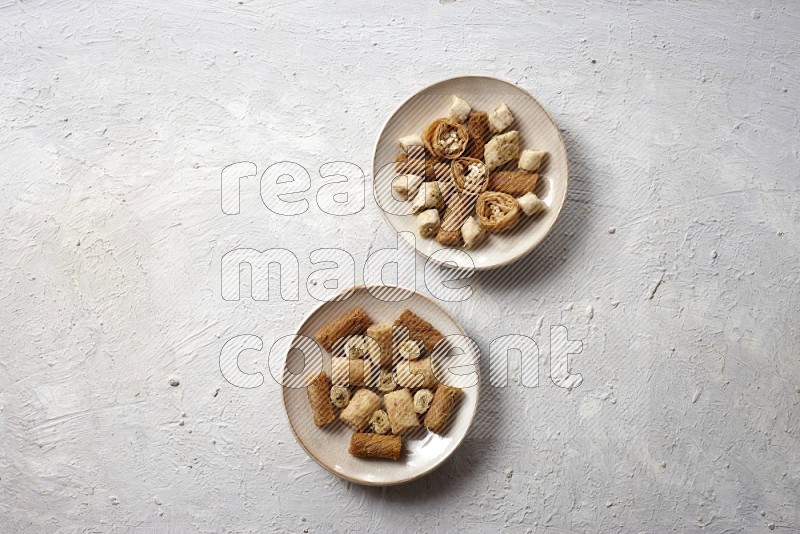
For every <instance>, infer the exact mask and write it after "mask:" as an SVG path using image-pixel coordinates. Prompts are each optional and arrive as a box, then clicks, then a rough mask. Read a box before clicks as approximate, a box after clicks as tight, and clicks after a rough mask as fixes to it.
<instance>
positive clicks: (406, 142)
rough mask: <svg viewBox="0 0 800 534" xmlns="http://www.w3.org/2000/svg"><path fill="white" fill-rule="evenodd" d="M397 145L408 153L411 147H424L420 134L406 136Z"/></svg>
mask: <svg viewBox="0 0 800 534" xmlns="http://www.w3.org/2000/svg"><path fill="white" fill-rule="evenodd" d="M397 144H399V145H400V148H402V149H403V150H405V151H406V152H408V151H409V150H410V149H411V147H414V146H423V142H422V137H420V136H419V134H412V135H404V136H403V137H401V138H400V139H398V140H397Z"/></svg>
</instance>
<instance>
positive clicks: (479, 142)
mask: <svg viewBox="0 0 800 534" xmlns="http://www.w3.org/2000/svg"><path fill="white" fill-rule="evenodd" d="M467 135H469V143H467V151H466V152H465V153H464V155H465V156H467V157H470V158H475V159H482V158H483V147H484V145H485V144H486V136H487V135H489V115H488V114H487V113H486V112H485V111H473V112H471V113H470V114H469V117H468V118H467Z"/></svg>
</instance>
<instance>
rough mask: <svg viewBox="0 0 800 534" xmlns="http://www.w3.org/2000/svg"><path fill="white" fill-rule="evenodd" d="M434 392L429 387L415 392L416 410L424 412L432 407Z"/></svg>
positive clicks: (420, 412) (419, 412)
mask: <svg viewBox="0 0 800 534" xmlns="http://www.w3.org/2000/svg"><path fill="white" fill-rule="evenodd" d="M432 400H433V393H431V390H429V389H421V390H419V391H417V392H416V393H414V411H415V412H417V413H418V414H423V413H425V412H427V411H428V408H430V407H431V401H432Z"/></svg>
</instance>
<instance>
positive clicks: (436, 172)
mask: <svg viewBox="0 0 800 534" xmlns="http://www.w3.org/2000/svg"><path fill="white" fill-rule="evenodd" d="M394 169H395V171H396V172H397V173H398V174H415V175H417V176H421V177H422V178H424V179H425V181H428V182H430V181H432V180H445V179H447V178H449V177H450V166H449V165H448V164H446V163H442V162H441V161H437V160H436V158H434V157H431V156H427V157H426V156H425V154H424V152H422V151H420V152H419V153H416V152H413V151H412V153H411V155H409V154H402V153H401V154H398V155H397V158H396V159H395V164H394Z"/></svg>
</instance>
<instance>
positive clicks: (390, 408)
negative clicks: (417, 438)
mask: <svg viewBox="0 0 800 534" xmlns="http://www.w3.org/2000/svg"><path fill="white" fill-rule="evenodd" d="M383 403H384V404H385V405H386V413H387V415H388V416H389V423H390V424H391V425H392V434H403V433H405V432H408V431H409V430H413V429H415V428H419V426H420V425H419V419H417V412H415V411H414V398H413V397H412V396H411V392H410V391H409V390H408V389H401V390H398V391H392V392H391V393H387V394H386V395H384V396H383Z"/></svg>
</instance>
